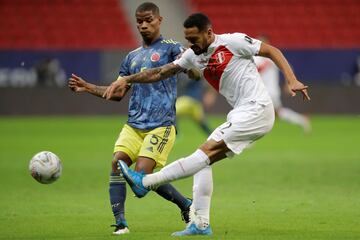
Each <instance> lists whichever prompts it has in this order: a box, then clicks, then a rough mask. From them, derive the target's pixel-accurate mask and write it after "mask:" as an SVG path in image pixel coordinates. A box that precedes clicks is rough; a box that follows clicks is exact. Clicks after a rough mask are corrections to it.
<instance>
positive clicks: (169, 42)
mask: <svg viewBox="0 0 360 240" xmlns="http://www.w3.org/2000/svg"><path fill="white" fill-rule="evenodd" d="M160 43H161V44H164V45H170V46H171V45H181V44H180V43H179V42H178V41H176V40H174V39H172V38H169V39H166V38H164V39H162V40H161V42H160Z"/></svg>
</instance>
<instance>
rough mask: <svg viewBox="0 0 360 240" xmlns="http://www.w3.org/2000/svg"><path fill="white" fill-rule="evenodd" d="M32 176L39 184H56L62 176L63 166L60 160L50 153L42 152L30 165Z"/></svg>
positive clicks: (33, 158) (34, 157) (36, 155)
mask: <svg viewBox="0 0 360 240" xmlns="http://www.w3.org/2000/svg"><path fill="white" fill-rule="evenodd" d="M29 170H30V174H31V176H32V177H33V178H34V179H35V180H36V181H38V182H39V183H43V184H49V183H52V182H55V181H56V180H57V179H58V178H59V177H60V176H61V171H62V165H61V161H60V158H59V157H58V156H56V155H55V154H54V153H52V152H49V151H42V152H39V153H37V154H35V156H33V157H32V159H31V160H30V164H29Z"/></svg>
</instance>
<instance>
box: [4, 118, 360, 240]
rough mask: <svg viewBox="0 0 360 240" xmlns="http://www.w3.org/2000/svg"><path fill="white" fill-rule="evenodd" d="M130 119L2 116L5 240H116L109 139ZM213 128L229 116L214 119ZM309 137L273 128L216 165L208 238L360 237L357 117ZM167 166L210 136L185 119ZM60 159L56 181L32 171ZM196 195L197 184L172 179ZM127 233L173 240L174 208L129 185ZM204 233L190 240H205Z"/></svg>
mask: <svg viewBox="0 0 360 240" xmlns="http://www.w3.org/2000/svg"><path fill="white" fill-rule="evenodd" d="M125 120H126V118H125V117H90V118H89V117H86V118H85V117H27V118H10V117H3V118H1V119H0V239H115V238H116V237H113V236H111V231H112V228H110V227H109V225H110V224H112V223H113V217H112V214H111V210H110V206H109V200H108V178H109V177H108V175H109V171H110V161H111V159H112V148H113V143H114V141H115V140H116V138H117V135H118V132H119V130H120V128H121V127H122V125H123V123H124V121H125ZM210 120H211V125H212V126H213V127H215V126H217V125H218V124H219V123H221V122H222V121H223V120H224V118H223V117H216V116H214V117H211V119H210ZM312 120H313V132H312V133H311V134H310V135H304V134H303V133H302V131H301V130H300V129H299V128H297V127H296V126H293V125H289V124H287V123H283V122H277V123H276V124H275V127H274V129H273V130H272V132H271V133H270V134H268V135H267V136H266V137H265V138H263V139H261V140H259V141H258V142H257V143H256V144H255V145H253V146H252V147H251V148H250V149H248V150H246V151H245V152H244V153H243V154H241V155H240V156H237V157H235V158H233V159H227V160H224V161H222V162H219V163H217V164H215V166H214V168H213V174H214V193H213V199H212V208H211V225H212V228H213V231H214V235H213V237H211V238H210V239H242V240H245V239H291V240H294V239H299V240H300V239H301V240H304V239H327V240H328V239H339V240H344V239H360V117H335V116H334V117H331V116H329V117H325V116H323V117H320V116H317V117H313V119H312ZM179 126H180V130H181V134H179V136H178V139H177V142H176V144H175V147H174V149H173V151H172V153H171V156H170V158H169V161H173V160H175V159H177V158H179V157H182V156H186V155H188V154H190V153H192V152H193V151H194V150H195V149H196V148H197V147H198V146H199V144H201V142H203V140H205V138H206V136H205V135H203V134H202V133H201V132H200V130H198V129H197V128H196V127H195V126H194V125H193V124H192V123H191V122H190V121H188V120H182V121H181V122H180V125H179ZM41 150H51V151H53V152H55V153H56V154H58V155H59V156H60V158H61V159H62V163H63V174H62V176H61V178H60V179H59V180H58V181H57V182H55V183H53V184H50V185H42V184H39V183H37V182H36V181H35V180H33V179H32V178H31V177H30V175H29V172H28V163H29V160H30V158H31V157H32V155H34V154H35V153H37V152H39V151H41ZM175 185H176V186H177V187H178V189H179V190H180V191H181V192H183V193H184V194H185V195H187V196H191V187H192V179H191V178H189V179H185V180H180V181H177V182H175ZM126 212H127V214H126V215H127V220H128V223H129V225H130V230H131V234H130V235H127V236H120V237H118V238H119V239H174V238H173V237H170V236H169V235H170V234H171V233H172V232H173V231H177V230H182V229H183V228H184V224H183V223H182V222H181V221H180V214H179V211H178V209H177V208H176V207H175V206H174V205H172V204H171V203H169V202H167V201H165V200H163V199H161V198H160V197H158V196H157V195H156V194H155V193H150V194H149V196H148V197H146V198H144V199H136V198H135V197H133V196H132V194H131V190H130V189H129V188H128V199H127V205H126ZM205 238H208V237H187V238H185V239H205Z"/></svg>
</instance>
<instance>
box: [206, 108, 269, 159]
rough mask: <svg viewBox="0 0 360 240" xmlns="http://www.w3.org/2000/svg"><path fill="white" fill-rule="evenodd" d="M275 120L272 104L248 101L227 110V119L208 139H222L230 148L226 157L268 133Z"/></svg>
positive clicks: (240, 150) (238, 151) (237, 152)
mask: <svg viewBox="0 0 360 240" xmlns="http://www.w3.org/2000/svg"><path fill="white" fill-rule="evenodd" d="M274 120H275V113H274V107H273V104H271V103H270V104H267V105H263V104H259V103H257V102H250V103H247V104H244V105H241V106H239V107H237V108H235V109H233V110H231V111H230V112H229V114H228V115H227V121H226V122H225V123H223V124H221V125H220V126H219V127H217V128H216V129H215V130H214V131H213V132H212V134H211V135H210V136H209V138H208V140H209V139H213V140H215V141H217V142H220V141H221V140H224V142H225V144H226V146H227V147H228V148H229V149H230V150H231V152H229V153H227V154H226V155H227V156H228V157H232V156H233V155H234V153H235V154H240V153H241V152H242V151H243V150H244V149H245V148H246V147H248V146H249V145H250V144H251V143H252V142H254V141H256V140H257V139H259V138H261V137H262V136H264V135H265V134H266V133H268V132H269V131H270V130H271V129H272V127H273V125H274Z"/></svg>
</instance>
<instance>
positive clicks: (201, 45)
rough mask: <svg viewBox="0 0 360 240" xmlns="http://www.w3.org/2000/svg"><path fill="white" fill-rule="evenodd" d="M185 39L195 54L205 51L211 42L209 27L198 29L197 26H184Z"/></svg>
mask: <svg viewBox="0 0 360 240" xmlns="http://www.w3.org/2000/svg"><path fill="white" fill-rule="evenodd" d="M184 33H185V39H186V40H188V42H189V44H190V48H191V49H192V50H193V51H194V53H195V54H196V55H200V54H202V53H204V52H206V51H207V49H208V47H209V45H210V43H211V35H212V30H211V28H209V29H207V30H204V31H199V29H198V28H197V27H191V28H185V31H184Z"/></svg>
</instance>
